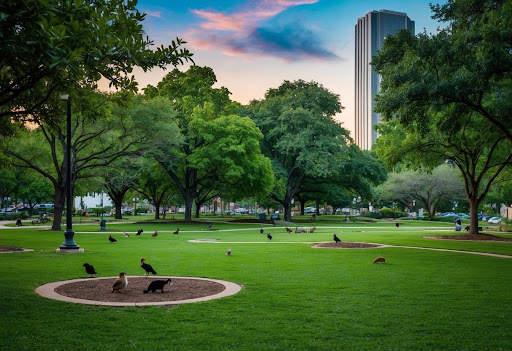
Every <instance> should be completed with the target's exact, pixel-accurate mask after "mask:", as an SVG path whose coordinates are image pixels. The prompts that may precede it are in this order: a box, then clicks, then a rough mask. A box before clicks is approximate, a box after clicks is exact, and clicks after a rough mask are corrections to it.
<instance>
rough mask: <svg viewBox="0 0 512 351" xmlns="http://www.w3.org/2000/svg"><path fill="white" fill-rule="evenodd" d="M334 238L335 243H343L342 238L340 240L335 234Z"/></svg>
mask: <svg viewBox="0 0 512 351" xmlns="http://www.w3.org/2000/svg"><path fill="white" fill-rule="evenodd" d="M332 238H333V239H334V242H335V243H339V242H341V240H340V238H338V236H337V235H336V234H333V235H332Z"/></svg>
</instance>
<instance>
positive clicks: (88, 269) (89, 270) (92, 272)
mask: <svg viewBox="0 0 512 351" xmlns="http://www.w3.org/2000/svg"><path fill="white" fill-rule="evenodd" d="M83 266H84V267H85V272H86V273H87V274H90V275H91V278H93V277H94V275H95V274H97V273H96V271H95V270H94V267H93V266H92V265H90V264H89V263H84V264H83Z"/></svg>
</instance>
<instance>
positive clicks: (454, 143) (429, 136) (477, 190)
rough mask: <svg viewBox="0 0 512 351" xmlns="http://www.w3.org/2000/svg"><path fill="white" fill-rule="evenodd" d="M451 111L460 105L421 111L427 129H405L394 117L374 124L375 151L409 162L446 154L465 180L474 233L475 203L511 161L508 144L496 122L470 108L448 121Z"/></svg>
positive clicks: (425, 162) (434, 160)
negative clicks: (376, 134)
mask: <svg viewBox="0 0 512 351" xmlns="http://www.w3.org/2000/svg"><path fill="white" fill-rule="evenodd" d="M454 113H456V114H460V111H458V110H457V111H453V109H452V108H448V109H447V110H446V111H443V113H435V114H432V115H428V116H425V117H426V118H428V122H429V123H430V124H429V126H428V129H427V130H426V131H425V128H426V126H421V127H419V126H418V125H416V124H412V125H409V126H408V127H407V129H405V128H403V127H402V125H401V124H400V123H399V121H398V120H394V121H390V122H387V123H383V124H382V125H379V126H378V127H377V128H378V131H379V133H380V134H381V136H380V137H379V138H378V139H377V141H376V143H375V151H376V152H377V155H379V157H382V158H383V159H385V160H386V161H387V162H388V164H390V165H391V164H392V162H390V161H393V162H394V161H397V160H403V162H404V164H405V165H408V166H410V167H413V168H418V167H420V166H424V167H429V168H432V167H434V166H436V165H438V164H441V163H442V162H444V161H446V160H448V161H449V162H451V163H453V164H454V165H455V166H456V167H457V169H458V170H459V172H460V174H461V176H462V179H463V181H464V190H465V193H466V198H467V200H468V202H469V212H470V233H472V234H477V233H478V207H479V205H480V204H481V203H482V201H483V200H484V199H485V197H486V195H487V193H488V192H489V189H490V187H491V185H492V184H493V182H494V181H495V180H496V178H497V177H498V176H499V175H500V173H501V172H502V171H503V170H504V169H505V168H506V167H509V166H510V165H511V164H512V144H511V143H508V142H507V140H506V139H505V137H504V136H503V135H502V133H501V132H500V131H499V130H498V128H497V127H495V126H494V125H492V124H491V123H490V122H489V121H488V120H486V119H484V118H483V117H481V116H479V115H477V114H476V113H473V112H468V113H469V114H471V117H472V118H469V117H467V116H462V115H459V119H458V123H457V125H451V124H447V123H448V121H453V120H454V117H453V116H451V114H454ZM447 115H448V116H447ZM482 131H484V132H482ZM388 157H389V158H388Z"/></svg>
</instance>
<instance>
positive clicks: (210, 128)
mask: <svg viewBox="0 0 512 351" xmlns="http://www.w3.org/2000/svg"><path fill="white" fill-rule="evenodd" d="M216 80H217V79H216V77H215V74H214V73H213V70H212V69H211V68H208V67H197V66H193V67H191V68H190V69H189V70H188V71H187V72H180V71H179V70H177V69H175V70H173V71H172V72H170V73H169V74H168V75H167V76H166V77H164V79H163V80H162V81H161V82H160V83H158V86H157V87H156V88H155V87H148V89H146V90H145V92H146V93H147V98H149V99H151V98H152V97H154V96H161V97H165V98H168V99H170V100H171V101H172V104H173V108H174V110H175V111H176V113H177V116H176V121H177V124H178V126H179V128H180V131H181V135H182V136H183V138H184V141H183V142H182V143H180V144H178V145H168V146H166V145H162V146H160V147H156V148H154V149H153V155H154V157H155V159H156V160H157V161H158V162H159V163H160V164H161V165H162V166H163V167H164V169H165V170H166V172H167V174H168V175H169V177H170V178H171V179H172V180H173V181H174V182H175V183H176V186H177V188H178V190H179V192H180V193H181V195H182V196H183V199H184V200H185V220H186V221H191V220H192V206H193V202H194V200H195V201H196V206H199V207H200V206H201V204H202V203H204V202H206V201H209V200H211V199H213V198H215V197H217V196H218V195H219V194H220V192H221V191H222V192H225V193H229V194H230V195H233V194H235V193H244V194H245V196H251V195H254V194H256V193H258V192H260V191H266V189H267V187H268V186H269V184H270V182H271V179H272V173H271V168H270V162H269V160H268V159H267V158H265V157H264V156H263V155H262V154H261V151H260V148H259V141H260V139H261V137H262V135H261V132H260V131H259V130H258V128H257V127H256V126H255V124H254V123H253V122H252V121H251V120H250V119H249V118H241V117H239V116H238V115H237V114H236V113H237V111H238V110H239V105H238V104H236V103H232V102H231V101H230V99H229V94H230V93H229V91H228V90H227V89H226V88H224V87H221V88H213V87H212V86H213V84H214V83H215V82H216Z"/></svg>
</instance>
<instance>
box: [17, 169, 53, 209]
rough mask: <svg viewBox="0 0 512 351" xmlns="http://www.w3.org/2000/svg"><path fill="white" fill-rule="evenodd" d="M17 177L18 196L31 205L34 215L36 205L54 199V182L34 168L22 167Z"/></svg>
mask: <svg viewBox="0 0 512 351" xmlns="http://www.w3.org/2000/svg"><path fill="white" fill-rule="evenodd" d="M19 173H21V174H19V175H18V177H17V183H18V184H17V191H16V196H17V197H18V198H19V199H20V200H22V201H23V203H25V204H26V205H28V206H29V213H30V215H32V212H33V209H34V207H35V205H37V204H40V203H47V202H50V201H52V200H53V198H54V192H53V186H52V183H51V182H50V181H49V180H48V179H46V178H45V177H43V176H41V175H40V174H38V173H37V172H34V171H33V170H25V169H20V170H19Z"/></svg>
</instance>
